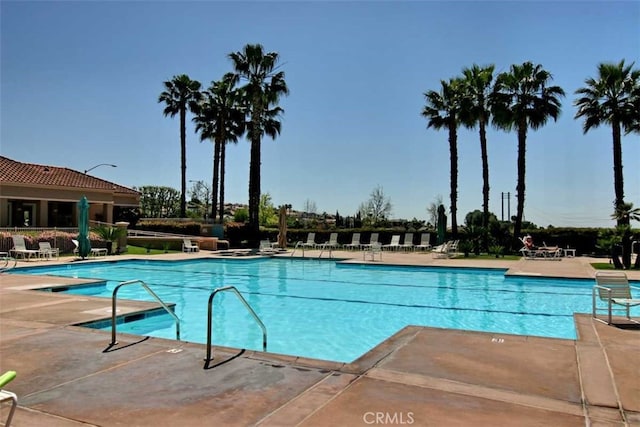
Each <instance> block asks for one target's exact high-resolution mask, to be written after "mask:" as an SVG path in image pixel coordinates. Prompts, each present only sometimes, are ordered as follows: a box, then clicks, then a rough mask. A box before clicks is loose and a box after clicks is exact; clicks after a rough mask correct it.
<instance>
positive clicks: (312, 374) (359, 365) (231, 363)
mask: <svg viewBox="0 0 640 427" xmlns="http://www.w3.org/2000/svg"><path fill="white" fill-rule="evenodd" d="M340 255H341V258H342V257H349V256H351V257H352V258H353V259H354V261H355V260H356V259H357V258H360V259H361V258H362V257H361V254H359V253H358V252H355V253H346V252H345V253H343V254H340ZM201 256H212V255H211V254H207V253H206V252H205V253H203V254H201ZM186 257H189V258H194V256H193V255H185V256H181V258H182V259H184V258H186ZM173 258H178V257H177V256H173V257H172V259H173ZM384 258H386V259H384V261H383V262H384V263H396V264H412V265H425V264H426V265H441V266H469V267H482V266H483V265H482V263H480V262H478V261H475V260H470V262H467V263H466V264H465V263H464V262H460V261H464V260H432V259H431V256H428V255H423V254H389V255H387V253H385V254H384ZM165 259H169V257H166V258H165ZM396 259H397V260H398V261H396ZM394 261H395V262H394ZM433 261H437V262H433ZM376 263H379V262H376ZM29 264H30V265H34V264H35V263H29ZM532 264H534V265H532ZM585 264H586V265H585ZM22 265H24V264H22ZM484 265H485V266H493V267H504V268H505V269H508V271H509V274H526V275H534V274H536V273H544V275H545V276H557V277H592V276H593V270H589V268H590V267H588V262H587V261H586V260H584V259H580V258H574V259H563V260H562V261H561V262H554V263H545V262H544V261H531V262H522V261H515V262H505V261H498V263H495V262H493V261H489V262H488V264H486V263H485V264H484ZM559 266H561V267H559ZM629 273H630V274H629V275H630V277H631V278H634V279H637V278H636V277H633V274H635V273H636V272H629ZM638 273H640V272H638ZM639 276H640V274H639ZM638 278H640V277H638ZM73 281H74V279H64V278H55V277H46V280H43V278H42V277H40V278H38V277H37V276H24V275H7V274H4V275H2V276H0V370H1V371H5V370H10V369H11V370H16V371H17V372H18V376H17V377H16V379H15V380H14V381H13V382H11V383H10V384H9V385H8V386H7V389H8V390H10V391H13V392H15V393H16V394H17V395H18V399H19V408H18V410H17V412H16V415H15V417H14V422H13V424H12V425H14V426H16V427H20V426H42V425H47V426H61V427H65V426H81V425H82V426H165V425H167V426H168V425H171V426H191V425H194V426H196V425H197V426H201V425H221V426H222V425H224V426H249V425H263V426H288V425H302V426H334V425H340V426H342V425H345V426H346V425H348V426H357V425H363V426H366V425H372V424H378V425H379V424H384V425H416V426H424V425H429V426H441V425H446V426H451V425H460V426H466V425H473V426H478V425H500V426H507V425H513V426H529V425H531V426H534V425H553V426H584V425H607V426H623V425H628V426H633V425H640V368H639V367H638V364H637V360H636V359H637V354H640V329H637V328H636V327H637V324H636V325H634V324H628V325H626V328H622V327H621V328H618V327H613V326H608V325H606V324H603V323H601V322H598V321H594V320H593V319H591V316H590V315H582V314H577V315H575V316H574V318H575V321H576V327H577V332H578V337H579V338H578V339H577V340H561V339H552V338H539V337H526V336H515V335H506V334H491V333H481V332H470V331H458V330H448V329H437V328H423V327H413V326H410V327H407V328H404V329H403V330H401V331H399V332H398V333H397V334H396V335H394V336H393V337H391V338H390V339H389V340H387V341H385V342H383V343H382V344H381V345H379V346H378V347H376V348H375V349H373V350H372V351H370V352H369V353H367V354H365V355H364V356H362V357H361V358H360V359H358V360H356V361H355V362H354V363H351V364H342V363H336V362H326V361H318V360H312V359H303V358H296V357H290V356H281V355H274V354H270V353H261V352H253V351H242V350H237V349H229V348H216V349H215V352H214V354H215V355H216V358H215V360H214V361H213V363H211V366H212V367H211V368H210V369H204V361H203V359H204V356H205V346H204V345H200V344H191V343H184V342H177V341H172V340H165V339H158V338H144V337H138V336H132V335H126V334H119V336H118V341H119V344H118V345H117V346H116V347H109V345H108V344H109V342H110V336H109V332H104V331H97V330H88V329H86V328H80V327H76V326H71V325H73V324H75V323H79V322H85V321H88V320H91V319H92V318H96V317H99V316H100V313H101V312H102V309H103V308H104V307H105V304H104V300H102V299H98V298H93V297H85V296H77V295H75V296H74V295H61V294H56V293H44V292H35V291H30V290H26V289H25V288H26V287H29V286H31V285H38V284H42V283H46V286H51V285H52V284H55V283H59V284H61V285H64V284H67V283H70V282H73ZM16 287H19V289H15V288H16ZM153 305H154V304H152V303H143V302H140V303H134V304H131V303H130V302H129V301H127V304H126V305H123V306H122V307H120V308H121V309H122V310H127V311H128V310H131V311H133V312H135V311H136V310H144V309H146V308H148V307H149V306H153ZM102 317H104V316H102ZM622 326H624V325H622ZM7 413H8V407H7V406H6V405H3V406H2V409H0V420H4V418H6V415H7Z"/></svg>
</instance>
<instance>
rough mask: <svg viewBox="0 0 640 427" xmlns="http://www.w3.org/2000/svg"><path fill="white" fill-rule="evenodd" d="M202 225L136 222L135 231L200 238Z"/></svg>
mask: <svg viewBox="0 0 640 427" xmlns="http://www.w3.org/2000/svg"><path fill="white" fill-rule="evenodd" d="M201 228H202V224H201V223H199V222H195V221H192V222H181V221H171V220H166V221H138V223H137V224H136V230H143V231H155V232H158V233H171V234H184V235H187V236H200V235H201V234H200V233H201Z"/></svg>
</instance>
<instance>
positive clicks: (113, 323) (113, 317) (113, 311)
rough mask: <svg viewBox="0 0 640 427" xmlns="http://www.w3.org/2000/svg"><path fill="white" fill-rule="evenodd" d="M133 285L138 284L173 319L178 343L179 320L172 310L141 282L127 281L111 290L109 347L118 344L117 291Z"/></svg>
mask: <svg viewBox="0 0 640 427" xmlns="http://www.w3.org/2000/svg"><path fill="white" fill-rule="evenodd" d="M135 284H140V286H142V287H143V288H144V290H145V291H147V292H148V293H149V295H151V296H152V297H153V298H155V300H156V301H158V303H159V304H160V305H161V306H162V308H164V309H165V311H166V312H167V313H169V314H170V315H171V317H173V320H175V321H176V340H178V341H180V319H178V316H176V314H175V313H174V312H173V310H171V309H170V308H169V306H167V304H165V303H164V301H162V300H161V299H160V297H159V296H158V295H156V293H155V292H153V291H152V290H151V288H150V287H149V286H147V284H146V283H144V282H143V281H142V280H129V281H127V282H122V283H120V284H119V285H118V286H116V287H115V289H114V290H113V294H112V297H111V344H110V345H116V344H118V341H116V313H117V311H118V310H117V301H118V299H117V297H118V290H120V288H121V287H123V286H130V285H135Z"/></svg>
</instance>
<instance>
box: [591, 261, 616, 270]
mask: <svg viewBox="0 0 640 427" xmlns="http://www.w3.org/2000/svg"><path fill="white" fill-rule="evenodd" d="M591 267H593V268H595V269H596V270H615V267H614V266H613V263H608V262H592V263H591Z"/></svg>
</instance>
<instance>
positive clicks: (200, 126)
mask: <svg viewBox="0 0 640 427" xmlns="http://www.w3.org/2000/svg"><path fill="white" fill-rule="evenodd" d="M236 82H237V78H236V75H235V74H233V73H227V74H225V75H224V76H223V77H222V79H221V80H219V81H215V82H212V83H211V86H210V87H209V89H208V90H206V91H205V92H204V93H203V99H202V101H201V103H200V110H199V112H198V114H197V115H196V116H195V117H194V118H193V121H194V122H195V123H196V132H200V141H204V140H206V139H209V140H211V141H213V143H214V148H213V180H212V185H211V188H212V190H211V192H212V202H211V219H212V220H213V221H215V220H216V216H217V212H218V209H217V207H218V182H220V206H221V209H220V222H222V219H223V215H224V173H225V146H226V144H227V142H237V141H238V138H239V137H240V136H241V135H242V134H243V133H244V110H243V109H242V108H241V106H240V104H239V96H238V93H239V92H238V89H236V88H235V85H236Z"/></svg>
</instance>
